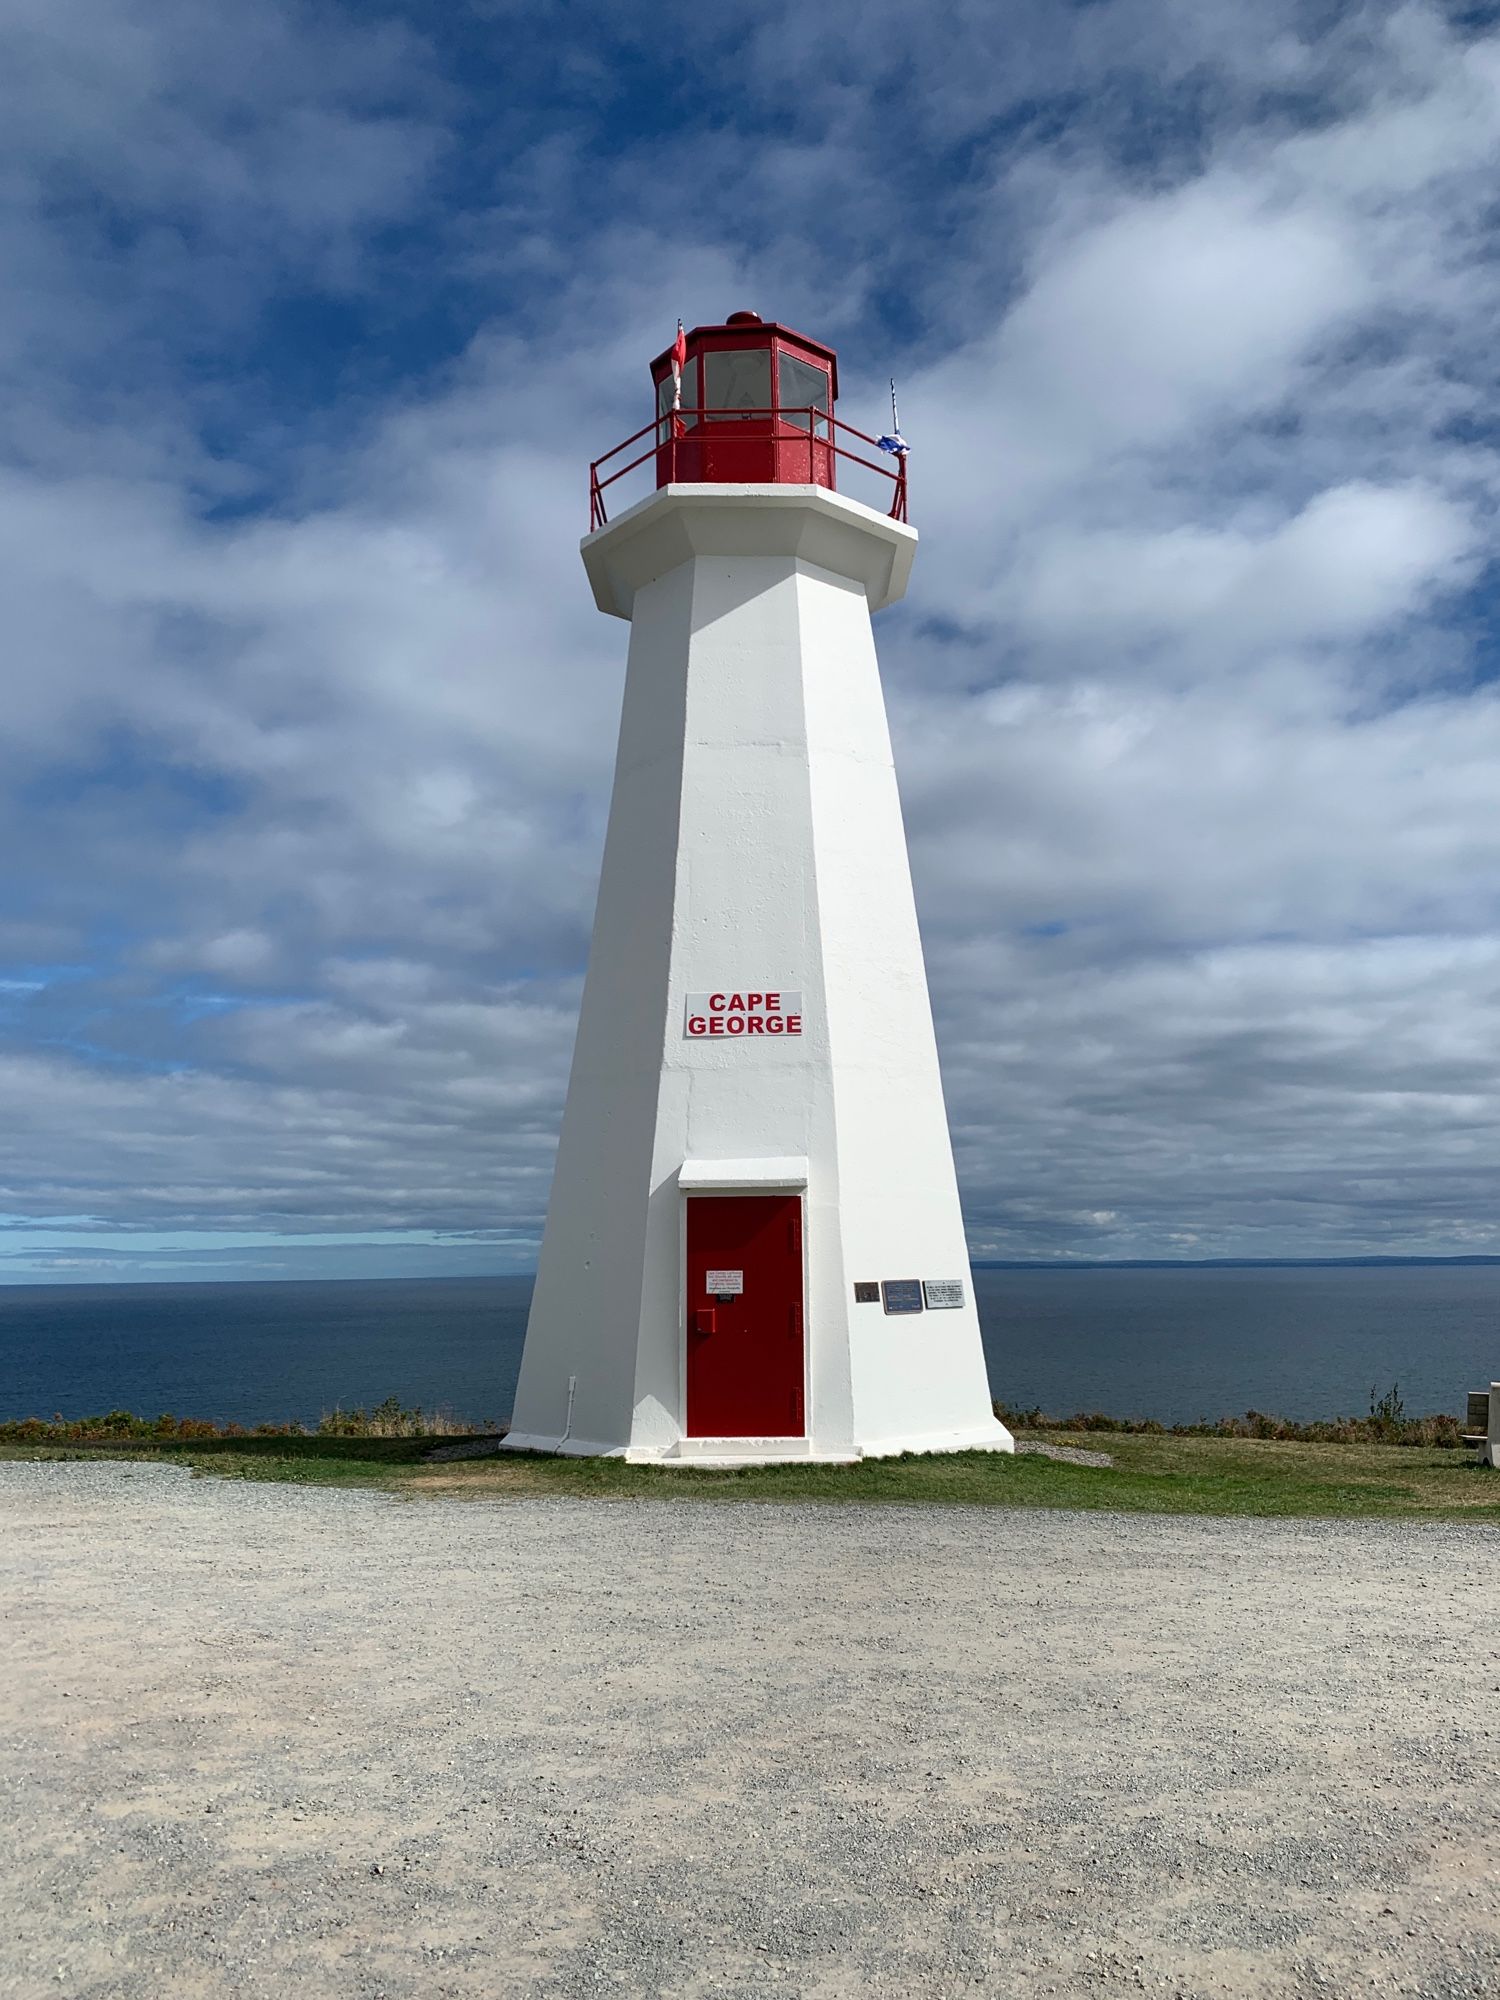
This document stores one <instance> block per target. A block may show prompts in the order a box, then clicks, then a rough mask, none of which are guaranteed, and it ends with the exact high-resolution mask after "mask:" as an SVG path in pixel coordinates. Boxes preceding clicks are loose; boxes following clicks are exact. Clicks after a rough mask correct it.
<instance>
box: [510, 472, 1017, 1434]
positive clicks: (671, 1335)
mask: <svg viewBox="0 0 1500 2000" xmlns="http://www.w3.org/2000/svg"><path fill="white" fill-rule="evenodd" d="M914 542H915V536H914V535H913V534H912V532H911V530H910V529H907V528H904V527H901V526H899V525H898V524H896V523H894V522H890V521H888V520H886V518H885V517H884V516H882V515H878V514H874V513H872V512H871V510H869V509H867V508H863V507H861V506H859V505H858V504H857V503H855V502H851V501H846V500H842V499H840V498H839V497H838V496H835V495H832V494H829V493H827V492H826V491H825V490H824V489H822V488H786V487H780V488H775V487H753V488H725V487H722V486H715V487H706V488H705V487H685V488H684V487H676V488H668V489H667V490H666V491H665V492H663V493H659V494H657V495H655V496H654V497H653V499H651V500H649V501H647V502H644V503H643V504H642V506H641V507H640V508H636V509H634V510H632V512H631V514H630V515H627V516H624V517H622V519H621V521H619V522H617V523H615V524H614V525H613V526H612V527H611V528H607V529H604V530H602V531H600V533H599V534H597V535H595V536H591V537H590V538H589V540H588V541H587V542H586V543H585V558H586V561H587V562H588V564H589V568H590V575H591V578H592V580H593V583H594V587H595V592H596V596H598V598H599V601H600V603H601V605H602V606H603V607H604V608H606V609H609V610H611V611H614V612H615V613H617V614H618V615H622V616H629V617H630V618H631V620H632V632H631V642H630V658H629V665H628V668H627V676H626V689H625V701H624V710H623V715H622V720H621V730H620V746H619V755H618V759H617V763H616V771H615V790H614V798H613V803H612V806H611V811H610V821H609V832H608V836H607V840H606V846H605V857H604V867H603V872H602V876H601V881H600V890H599V906H598V914H597V916H596V920H595V930H594V941H593V946H592V950H591V954H590V961H589V972H588V979H587V982H586V986H585V992H584V1000H583V1007H582V1012H581V1016H580V1021H579V1030H578V1042H577V1048H576V1051H575V1055H574V1063H573V1073H572V1079H571V1082H570V1085H569V1092H568V1104H567V1110H566V1114H565V1117H564V1121H563V1131H562V1139H561V1143H560V1147H559V1152H558V1163H557V1174H556V1180H555V1183H554V1188H553V1196H552V1204H551V1208H550V1210H549V1214H548V1221H547V1230H546V1236H545V1240H544V1243H543V1247H542V1256H541V1262H540V1268H539V1272H538V1279H537V1289H536V1297H535V1301H534V1304H533V1307H532V1314H531V1320H530V1324H529V1326H528V1330H527V1338H526V1350H525V1356H524V1359H523V1363H522V1369H521V1379H520V1384H519V1387H518V1391H517V1398H516V1408H515V1416H514V1421H513V1430H512V1434H511V1440H510V1442H511V1443H512V1444H513V1445H514V1446H516V1447H518V1448H527V1447H530V1448H549V1449H550V1448H556V1447H557V1446H558V1445H559V1443H561V1444H562V1445H563V1448H565V1449H570V1450H575V1451H599V1450H614V1451H618V1450H628V1451H629V1452H630V1454H631V1455H632V1456H641V1457H651V1456H656V1455H659V1454H660V1453H662V1452H663V1451H665V1450H668V1449H669V1448H670V1447H672V1446H673V1445H674V1444H676V1443H677V1441H678V1440H679V1439H680V1438H681V1436H682V1430H683V1423H682V1418H683V1411H684V1401H685V1398H684V1381H683V1310H682V1307H683V1300H682V1275H681V1273H682V1250H683V1238H682V1226H683V1202H684V1194H683V1190H682V1187H681V1186H680V1185H679V1175H680V1174H681V1172H682V1170H683V1168H684V1165H685V1163H688V1176H689V1178H694V1179H696V1180H697V1181H698V1182H699V1183H700V1184H701V1182H702V1181H703V1178H704V1173H705V1171H707V1172H708V1174H709V1177H710V1179H711V1178H712V1176H713V1174H714V1173H717V1172H720V1171H722V1173H723V1174H724V1177H725V1179H724V1186H725V1191H729V1189H731V1188H733V1187H741V1188H749V1187H753V1186H756V1185H772V1184H783V1185H784V1184H785V1176H786V1172H787V1163H788V1162H792V1163H795V1162H798V1161H805V1162H806V1168H805V1172H806V1177H807V1192H806V1201H805V1209H806V1213H805V1244H806V1257H807V1280H808V1290H807V1314H806V1322H807V1330H808V1359H809V1369H808V1393H807V1397H806V1405H807V1419H808V1432H809V1436H810V1440H811V1447H812V1450H813V1453H814V1454H815V1455H819V1454H823V1453H828V1454H842V1453H847V1452H849V1451H851V1450H856V1449H859V1450H864V1451H899V1450H909V1449H927V1450H932V1449H945V1448H950V1449H951V1448H957V1447H959V1446H973V1445H986V1446H990V1447H992V1448H1000V1449H1004V1448H1007V1447H1008V1446H1009V1445H1010V1438H1009V1435H1008V1433H1007V1432H1006V1431H1005V1430H1004V1429H1003V1428H1002V1427H1001V1426H1000V1425H999V1424H997V1423H996V1422H995V1420H994V1418H993V1415H992V1414H991V1410H990V1396H989V1388H988V1384H987V1382H986V1379H985V1370H984V1362H983V1356H982V1353H981V1350H980V1344H979V1331H978V1322H977V1318H976V1316H975V1312H974V1305H973V1285H972V1278H971V1275H970V1271H969V1265H968V1256H967V1250H966V1246H965V1242H964V1235H963V1226H962V1219H961V1216H960V1212H959V1204H958V1193H957V1187H956V1184H955V1180H954V1174H953V1161H952V1153H951V1148H950V1145H949V1139H948V1128H947V1121H946V1116H945V1113H944V1108H943V1099H942V1087H941V1081H940V1077H939V1072H938V1063H937V1051H936V1045H935V1042H934V1039H933V1032H932V1019H931V1012H930V1008H929V1004H928V998H927V987H926V979H925V974H924V970H923V964H922V952H921V943H920V938H919V935H918V931H917V922H916V913H915V908H914V905H913V900H912V892H911V879H910V872H909V869H908V865H907V857H906V843H905V836H904V831H903V827H902V821H901V809H900V801H899V797H898V794H897V789H896V780H895V771H894V768H893V764H892V759H891V748H890V738H889V732H888V729H887V726H886V718H885V706H884V701H883V698H882V695H881V690H880V681H879V673H878V668H877V664H876V658H875V649H874V641H873V635H872V633H871V629H870V609H871V605H872V603H873V604H875V605H877V606H878V605H879V604H881V603H884V602H888V601H890V599H891V598H892V597H893V596H897V595H899V594H900V592H901V590H902V589H904V586H905V579H906V573H907V569H908V568H909V564H910V556H911V548H912V545H913V544H914ZM809 550H811V551H812V552H813V553H814V554H816V555H817V556H818V557H819V559H820V560H819V561H818V562H816V563H815V562H813V561H812V560H810V559H809V553H808V552H809ZM745 988H753V989H756V990H763V989H775V988H780V989H782V990H793V991H800V992H801V993H802V996H803V1010H804V1031H803V1033H802V1035H801V1036H800V1037H798V1038H791V1037H779V1038H772V1037H758V1038H756V1039H754V1040H735V1041H730V1040H727V1039H716V1040H690V1039H688V1038H687V1037H686V1036H685V1035H684V1033H683V1018H684V1002H685V997H686V995H687V994H689V993H696V992H702V991H706V990H710V991H711V990H719V989H731V990H743V989H745ZM709 1162H717V1163H726V1164H722V1166H720V1167H713V1168H708V1169H705V1167H704V1166H703V1164H702V1163H709ZM758 1162H759V1163H764V1167H763V1168H761V1167H757V1165H756V1163H758ZM729 1163H741V1164H738V1165H735V1164H729ZM778 1173H779V1174H780V1175H781V1176H782V1179H781V1181H780V1183H777V1182H776V1179H775V1177H776V1175H777V1174H778ZM898 1277H899V1278H919V1279H920V1278H959V1279H962V1281H963V1283H964V1286H965V1297H966V1304H965V1306H964V1307H963V1309H962V1310H959V1311H946V1312H924V1313H922V1314H919V1315H913V1316H911V1317H909V1318H906V1317H899V1318H898V1317H887V1316H886V1315H885V1314H884V1312H883V1311H882V1309H881V1307H880V1306H878V1305H860V1306H856V1305H855V1304H854V1303H853V1284H854V1281H855V1280H856V1279H881V1278H898ZM570 1378H572V1379H573V1380H575V1381H576V1391H575V1393H574V1396H573V1416H572V1425H571V1431H570V1432H569V1434H568V1435H567V1437H566V1438H564V1436H563V1433H564V1430H565V1426H566V1413H567V1409H568V1396H569V1381H570Z"/></svg>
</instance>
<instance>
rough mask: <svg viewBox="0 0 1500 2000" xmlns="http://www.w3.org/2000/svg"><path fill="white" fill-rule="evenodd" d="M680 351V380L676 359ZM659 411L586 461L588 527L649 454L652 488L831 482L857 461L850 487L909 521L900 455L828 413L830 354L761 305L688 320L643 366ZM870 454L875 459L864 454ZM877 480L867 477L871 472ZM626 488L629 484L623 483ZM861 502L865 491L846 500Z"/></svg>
mask: <svg viewBox="0 0 1500 2000" xmlns="http://www.w3.org/2000/svg"><path fill="white" fill-rule="evenodd" d="M679 354H680V355H681V357H682V362H681V379H680V381H679V379H678V368H677V360H678V356H679ZM651 380H652V382H653V383H654V384H655V388H656V415H655V418H654V419H653V420H652V422H651V423H649V424H647V425H645V426H644V427H643V428H642V429H641V430H639V431H637V432H636V433H635V435H634V436H633V437H628V438H626V440H625V442H624V443H623V444H619V445H616V446H615V448H614V450H613V451H608V452H606V453H605V454H604V456H603V457H602V458H599V459H596V460H595V461H594V463H593V464H592V465H591V466H590V467H589V526H590V527H591V528H602V527H603V526H605V524H606V523H607V522H608V520H609V507H610V506H613V505H615V504H616V502H615V499H614V496H613V495H611V496H610V497H609V500H608V502H606V497H605V495H606V488H608V487H612V486H614V485H615V483H616V482H617V481H619V480H623V479H626V478H627V477H629V476H630V475H632V474H636V473H639V474H640V475H641V478H642V479H644V477H645V470H644V469H645V465H646V462H647V460H649V459H654V460H655V462H656V483H657V485H658V486H659V487H660V486H679V485H698V484H702V483H709V484H712V483H716V482H722V483H723V484H725V485H734V486H826V487H829V488H833V487H835V486H836V485H837V484H838V480H837V477H836V472H837V465H838V461H839V460H840V459H843V460H844V461H845V464H846V467H848V466H855V467H860V468H863V470H862V471H859V472H856V474H855V475H854V484H855V487H856V488H857V489H858V488H859V487H861V486H863V487H864V488H865V490H866V491H868V490H870V489H871V487H872V485H873V489H874V493H875V494H876V496H877V497H878V498H879V503H880V504H882V505H884V504H885V502H884V496H886V495H889V496H890V504H889V510H888V511H889V512H890V514H891V516H892V517H893V519H895V520H898V521H904V520H905V519H906V452H905V449H904V447H903V448H902V450H901V451H900V452H899V453H898V454H896V456H895V462H894V463H892V461H891V459H890V458H889V457H888V458H886V459H885V460H884V462H882V461H881V453H882V451H885V452H889V451H890V450H891V445H890V442H889V440H887V441H886V443H884V444H883V445H882V444H880V443H879V441H878V440H877V439H875V438H872V437H869V436H867V435H866V433H865V432H864V431H857V430H855V429H854V427H853V426H852V425H851V424H846V423H842V422H841V421H840V420H839V419H838V418H837V417H836V416H835V415H834V413H833V405H834V399H835V398H836V396H837V395H838V392H839V364H838V357H837V355H836V354H835V353H834V351H833V349H832V348H831V347H825V346H824V345H823V343H822V341H820V340H809V339H808V337H807V335H806V334H805V333H794V332H793V331H792V329H791V328H790V327H789V326H781V325H780V324H778V323H777V322H776V321H774V320H772V321H766V320H763V319H762V318H761V316H760V314H759V313H753V312H736V313H731V314H730V315H729V317H728V319H727V320H725V322H724V324H723V325H722V326H695V327H694V328H693V330H692V332H691V333H689V334H686V335H679V337H678V341H677V342H674V344H673V345H672V346H671V347H668V348H667V349H665V350H664V352H662V353H661V354H658V355H657V357H656V359H655V360H654V361H653V362H652V364H651ZM869 452H873V453H874V456H873V457H871V456H869V455H868V453H869ZM872 473H873V474H875V475H876V478H875V480H874V481H873V482H872V481H871V479H870V478H869V475H870V474H872ZM628 490H629V489H627V491H628ZM850 497H852V498H855V499H857V500H860V501H863V499H864V495H863V493H861V492H859V491H856V493H855V494H854V495H852V496H850Z"/></svg>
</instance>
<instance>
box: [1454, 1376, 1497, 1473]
mask: <svg viewBox="0 0 1500 2000" xmlns="http://www.w3.org/2000/svg"><path fill="white" fill-rule="evenodd" d="M1463 1440H1464V1443H1465V1444H1468V1445H1477V1446H1478V1448H1479V1462H1480V1464H1481V1465H1491V1466H1494V1467H1496V1468H1497V1469H1500V1382H1491V1384H1490V1386H1489V1388H1488V1389H1471V1390H1470V1391H1469V1413H1468V1416H1467V1417H1466V1418H1465V1420H1464V1431H1463Z"/></svg>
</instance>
